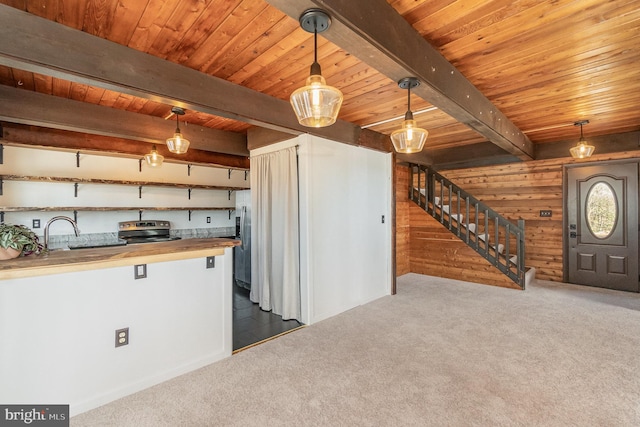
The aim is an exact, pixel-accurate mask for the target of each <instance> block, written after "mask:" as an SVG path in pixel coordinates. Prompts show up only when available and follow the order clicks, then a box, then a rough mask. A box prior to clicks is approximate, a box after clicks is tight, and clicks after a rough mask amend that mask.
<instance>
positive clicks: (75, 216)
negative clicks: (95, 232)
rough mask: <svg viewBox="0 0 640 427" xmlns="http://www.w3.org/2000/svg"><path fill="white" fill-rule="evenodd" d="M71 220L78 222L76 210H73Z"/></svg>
mask: <svg viewBox="0 0 640 427" xmlns="http://www.w3.org/2000/svg"><path fill="white" fill-rule="evenodd" d="M73 221H74V222H75V223H76V224H77V223H78V211H73Z"/></svg>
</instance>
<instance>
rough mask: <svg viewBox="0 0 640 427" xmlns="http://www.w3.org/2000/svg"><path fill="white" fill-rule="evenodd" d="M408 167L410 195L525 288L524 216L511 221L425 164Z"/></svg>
mask: <svg viewBox="0 0 640 427" xmlns="http://www.w3.org/2000/svg"><path fill="white" fill-rule="evenodd" d="M409 171H410V174H409V199H410V200H412V201H413V202H414V203H416V204H417V205H418V206H420V207H421V208H422V209H424V210H425V211H426V212H427V213H428V214H429V215H431V216H432V217H434V218H435V219H436V220H438V221H439V222H440V223H441V224H442V225H444V226H445V227H446V228H447V229H448V230H449V231H450V232H452V233H453V234H455V235H456V236H457V237H458V238H459V239H461V240H462V241H463V242H465V243H466V244H467V245H468V246H469V247H470V248H472V249H473V250H475V251H476V252H477V253H478V254H480V255H481V256H483V257H484V258H485V259H486V260H487V261H489V262H490V263H491V264H493V265H494V266H495V267H496V268H497V269H499V270H500V271H501V272H502V273H503V274H505V275H506V276H507V277H509V278H510V279H511V280H512V281H513V282H514V283H516V284H517V285H518V286H520V288H522V289H524V287H525V265H524V261H525V260H524V257H525V252H524V220H522V219H521V220H518V223H517V224H513V223H512V222H510V221H508V220H507V219H505V218H504V217H502V216H501V215H500V214H498V213H497V212H496V211H494V210H493V209H491V208H490V207H488V206H487V205H485V204H484V203H482V202H481V201H479V200H478V199H476V198H475V197H473V196H472V195H471V194H469V193H468V192H466V191H465V190H463V189H462V188H460V187H458V186H457V185H456V184H454V183H453V182H451V181H449V180H448V179H447V178H445V177H444V176H442V175H440V174H439V173H438V172H436V171H434V170H432V169H430V168H429V167H427V166H424V165H415V164H410V165H409ZM480 227H482V230H480Z"/></svg>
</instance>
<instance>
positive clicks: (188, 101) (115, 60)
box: [0, 5, 360, 145]
mask: <svg viewBox="0 0 640 427" xmlns="http://www.w3.org/2000/svg"><path fill="white" fill-rule="evenodd" d="M0 64H2V65H5V66H8V67H13V68H17V69H21V70H26V71H31V72H35V73H41V74H45V75H49V76H53V77H58V78H61V79H65V80H68V81H71V82H77V83H83V84H88V85H91V86H96V87H100V88H103V89H109V90H113V91H117V92H122V93H127V94H130V95H134V96H137V97H140V98H143V99H149V100H153V101H156V102H162V103H166V104H168V105H177V106H180V107H183V108H186V109H190V110H195V111H200V112H203V113H208V114H213V115H216V116H221V117H227V118H230V119H234V120H239V121H243V122H246V123H250V124H253V125H257V126H262V127H266V128H269V129H273V130H278V131H281V132H288V133H292V134H294V135H297V134H301V133H310V134H312V135H316V136H320V137H323V138H327V139H331V140H333V141H338V142H344V143H347V144H353V145H356V144H357V141H358V138H359V134H360V127H359V126H356V125H354V124H352V123H348V122H345V121H343V120H338V121H337V122H336V123H335V124H333V125H332V126H329V127H326V128H306V127H303V126H301V125H300V124H299V123H298V121H297V119H296V117H295V115H294V113H293V110H292V108H291V105H290V104H289V102H287V101H285V100H282V99H278V98H274V97H272V96H269V95H265V94H263V93H260V92H257V91H254V90H251V89H248V88H245V87H243V86H239V85H236V84H233V83H230V82H227V81H225V80H223V79H219V78H216V77H213V76H209V75H207V74H204V73H201V72H199V71H196V70H193V69H191V68H187V67H183V66H181V65H178V64H174V63H172V62H169V61H166V60H163V59H160V58H157V57H154V56H152V55H148V54H146V53H143V52H139V51H136V50H134V49H130V48H128V47H126V46H122V45H119V44H117V43H113V42H111V41H108V40H105V39H101V38H99V37H95V36H93V35H90V34H87V33H84V32H82V31H79V30H76V29H73V28H70V27H65V26H63V25H60V24H58V23H56V22H54V21H50V20H47V19H44V18H40V17H38V16H35V15H32V14H30V13H27V12H24V11H21V10H18V9H15V8H13V7H9V6H5V5H0Z"/></svg>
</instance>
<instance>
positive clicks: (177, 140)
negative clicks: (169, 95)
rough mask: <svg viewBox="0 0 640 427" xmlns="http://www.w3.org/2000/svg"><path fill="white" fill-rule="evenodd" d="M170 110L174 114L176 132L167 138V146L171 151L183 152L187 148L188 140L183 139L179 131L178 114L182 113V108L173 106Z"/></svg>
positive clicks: (181, 114)
mask: <svg viewBox="0 0 640 427" xmlns="http://www.w3.org/2000/svg"><path fill="white" fill-rule="evenodd" d="M171 112H172V113H173V114H175V115H176V133H174V134H173V136H172V137H171V138H168V139H167V147H168V148H169V151H171V152H172V153H175V154H184V153H186V152H187V150H188V149H189V140H188V139H185V138H184V137H183V136H182V133H181V132H180V116H183V115H184V110H183V109H182V108H180V107H173V108H172V109H171Z"/></svg>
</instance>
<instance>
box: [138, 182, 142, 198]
mask: <svg viewBox="0 0 640 427" xmlns="http://www.w3.org/2000/svg"><path fill="white" fill-rule="evenodd" d="M138 199H142V185H140V186H138Z"/></svg>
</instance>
